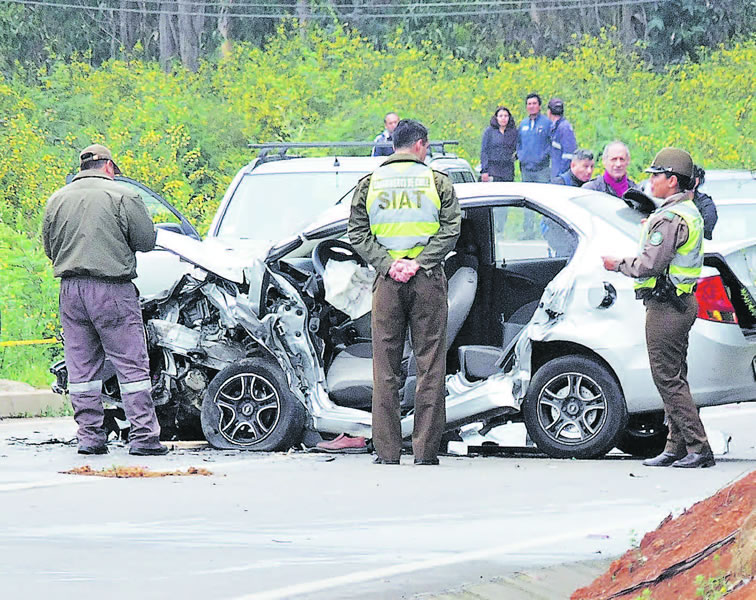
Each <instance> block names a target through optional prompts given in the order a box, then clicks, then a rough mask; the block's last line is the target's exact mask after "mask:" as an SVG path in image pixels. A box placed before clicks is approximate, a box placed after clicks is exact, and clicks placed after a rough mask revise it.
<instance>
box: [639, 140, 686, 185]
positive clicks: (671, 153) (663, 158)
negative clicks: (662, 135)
mask: <svg viewBox="0 0 756 600" xmlns="http://www.w3.org/2000/svg"><path fill="white" fill-rule="evenodd" d="M646 173H668V174H670V175H681V176H683V177H687V178H688V179H693V159H692V158H691V157H690V154H688V153H687V152H685V150H680V149H679V148H663V149H662V150H659V152H657V153H656V156H655V157H654V162H652V163H651V166H650V167H649V168H648V169H646Z"/></svg>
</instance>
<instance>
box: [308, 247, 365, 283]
mask: <svg viewBox="0 0 756 600" xmlns="http://www.w3.org/2000/svg"><path fill="white" fill-rule="evenodd" d="M329 260H337V261H340V262H344V261H347V260H354V261H356V262H357V264H358V265H360V266H361V267H367V262H365V259H364V258H362V257H361V256H360V255H359V254H357V253H356V252H355V251H354V248H352V246H351V245H350V244H348V243H347V242H344V241H342V240H324V241H322V242H320V243H318V245H317V246H315V247H314V248H313V249H312V266H313V267H315V272H316V273H317V274H318V275H320V277H321V278H322V277H323V274H324V273H325V267H326V264H327V263H328V261H329Z"/></svg>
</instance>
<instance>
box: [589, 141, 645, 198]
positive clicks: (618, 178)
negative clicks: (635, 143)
mask: <svg viewBox="0 0 756 600" xmlns="http://www.w3.org/2000/svg"><path fill="white" fill-rule="evenodd" d="M602 160H603V163H604V174H603V175H601V176H600V177H596V178H594V179H591V180H590V181H589V182H588V183H586V184H585V185H584V186H583V188H584V189H586V190H597V191H599V192H604V193H606V194H610V195H612V196H617V197H618V198H622V195H623V194H624V193H625V192H626V191H627V190H629V189H630V188H633V189H639V188H638V184H636V183H635V182H634V181H633V180H632V179H630V178H628V176H627V167H628V166H629V165H630V150H628V148H627V146H626V145H625V144H624V143H622V142H620V141H614V142H609V143H608V144H607V145H606V147H605V148H604V153H603V156H602Z"/></svg>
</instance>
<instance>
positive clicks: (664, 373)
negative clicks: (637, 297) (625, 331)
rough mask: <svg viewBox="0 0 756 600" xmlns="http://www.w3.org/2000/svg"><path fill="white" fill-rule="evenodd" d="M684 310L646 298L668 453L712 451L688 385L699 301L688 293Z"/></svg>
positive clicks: (648, 336)
mask: <svg viewBox="0 0 756 600" xmlns="http://www.w3.org/2000/svg"><path fill="white" fill-rule="evenodd" d="M684 302H685V312H682V313H681V312H680V311H678V310H677V309H676V308H674V307H673V306H672V305H671V304H667V303H660V302H657V301H655V300H647V301H646V345H647V346H648V359H649V361H650V363H651V376H652V377H653V379H654V383H655V384H656V389H658V390H659V394H660V395H661V397H662V401H663V402H664V412H665V413H666V414H667V425H668V426H669V435H668V436H667V445H666V447H665V448H664V451H665V452H669V453H671V454H676V455H681V454H685V453H686V452H698V453H700V452H702V451H704V450H709V442H708V441H707V439H706V432H705V431H704V426H703V423H702V422H701V417H699V415H698V410H697V409H696V405H695V404H694V403H693V397H692V396H691V395H690V386H689V385H688V379H687V376H688V360H687V357H688V334H689V332H690V328H691V327H693V323H694V322H695V320H696V313H697V311H698V302H697V301H696V298H695V296H693V295H692V294H691V295H689V296H688V297H687V298H685V300H684Z"/></svg>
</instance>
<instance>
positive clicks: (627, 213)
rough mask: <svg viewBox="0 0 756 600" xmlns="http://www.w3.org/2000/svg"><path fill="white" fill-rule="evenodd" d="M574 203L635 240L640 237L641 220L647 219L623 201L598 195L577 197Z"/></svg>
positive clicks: (605, 195)
mask: <svg viewBox="0 0 756 600" xmlns="http://www.w3.org/2000/svg"><path fill="white" fill-rule="evenodd" d="M572 201H573V202H574V203H575V204H577V205H578V206H581V207H583V208H584V209H585V210H587V211H588V212H590V213H591V214H593V215H595V216H597V217H599V218H600V219H603V220H604V221H606V222H607V223H609V224H611V225H613V226H614V227H617V228H618V229H620V230H622V231H626V232H627V233H628V234H629V235H630V236H632V237H634V238H637V237H639V236H640V230H641V220H642V219H643V218H645V215H644V214H643V213H641V212H639V211H637V210H635V209H634V208H630V207H629V206H628V205H627V204H625V202H624V201H623V200H620V199H619V198H615V197H613V196H608V195H607V194H601V193H596V194H586V195H585V196H577V197H575V198H573V199H572Z"/></svg>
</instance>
